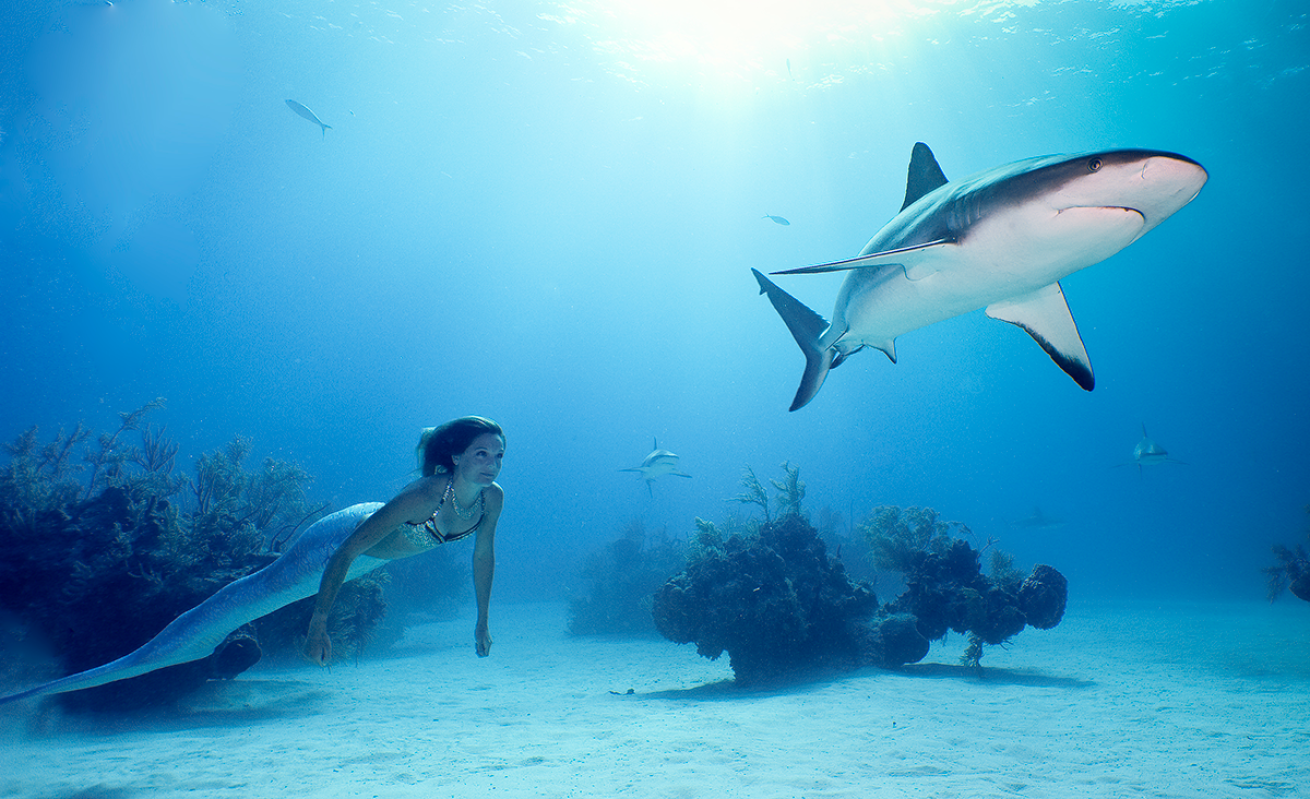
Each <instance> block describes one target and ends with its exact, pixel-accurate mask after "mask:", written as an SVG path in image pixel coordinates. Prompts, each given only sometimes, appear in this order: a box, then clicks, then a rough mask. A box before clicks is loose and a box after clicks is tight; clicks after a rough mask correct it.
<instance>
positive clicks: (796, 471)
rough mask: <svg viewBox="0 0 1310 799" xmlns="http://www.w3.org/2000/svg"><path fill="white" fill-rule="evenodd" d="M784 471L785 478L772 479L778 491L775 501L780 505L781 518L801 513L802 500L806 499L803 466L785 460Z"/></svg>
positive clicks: (779, 514) (779, 513)
mask: <svg viewBox="0 0 1310 799" xmlns="http://www.w3.org/2000/svg"><path fill="white" fill-rule="evenodd" d="M782 472H783V474H784V475H786V478H785V479H783V480H776V479H770V480H769V482H771V483H773V487H774V489H775V490H776V491H777V492H778V496H777V497H775V502H776V503H777V505H778V516H779V517H780V518H781V517H783V516H786V515H788V514H793V513H794V514H796V515H800V513H801V500H803V499H805V483H803V482H801V479H800V475H801V467H799V466H792V465H791V463H790V462H789V461H783V463H782Z"/></svg>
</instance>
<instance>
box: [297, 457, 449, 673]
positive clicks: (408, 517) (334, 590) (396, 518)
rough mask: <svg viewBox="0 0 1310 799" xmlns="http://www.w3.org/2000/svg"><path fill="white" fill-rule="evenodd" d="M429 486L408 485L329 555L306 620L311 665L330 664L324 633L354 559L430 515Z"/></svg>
mask: <svg viewBox="0 0 1310 799" xmlns="http://www.w3.org/2000/svg"><path fill="white" fill-rule="evenodd" d="M431 484H432V481H431V479H430V478H424V479H422V480H418V481H416V482H413V483H410V484H409V485H408V486H406V487H405V488H404V489H402V490H401V492H400V493H399V494H397V495H396V496H395V497H394V498H393V499H392V500H391V501H390V502H388V503H387V504H385V505H383V506H382V507H381V508H378V510H377V512H376V513H374V514H373V515H372V516H369V517H368V518H367V519H365V520H364V521H362V522H360V524H359V526H358V527H356V528H355V532H353V533H351V535H350V537H349V538H347V539H346V540H345V541H343V542H342V544H341V546H339V547H337V550H336V552H334V553H332V557H331V558H330V559H329V560H328V564H327V568H326V569H325V570H324V571H323V579H322V581H321V582H320V583H319V587H318V601H317V602H316V603H315V605H314V615H313V616H311V617H310V619H309V632H308V634H307V635H306V638H305V657H307V658H309V660H310V661H311V662H314V663H317V664H319V665H320V666H326V665H327V664H328V663H330V662H332V639H331V638H330V637H329V636H328V633H327V620H328V614H329V613H330V612H331V611H332V605H333V604H334V603H335V602H336V601H337V594H338V593H339V592H340V591H341V586H342V584H343V583H344V582H345V581H346V576H347V574H349V572H350V566H351V564H352V563H354V562H355V558H357V557H359V556H360V555H363V554H364V553H366V552H368V551H369V550H370V549H372V548H373V547H375V546H377V544H379V543H380V542H381V541H382V540H383V539H385V538H386V537H387V536H388V535H390V534H391V533H392V532H393V531H394V530H395V529H396V528H397V527H399V526H400V525H402V524H404V523H405V522H409V521H413V520H414V519H416V518H420V517H421V518H427V516H428V515H431V513H432V508H434V507H436V504H437V502H439V501H440V494H439V493H438V495H437V500H435V501H434V500H432V498H431V495H432V485H431Z"/></svg>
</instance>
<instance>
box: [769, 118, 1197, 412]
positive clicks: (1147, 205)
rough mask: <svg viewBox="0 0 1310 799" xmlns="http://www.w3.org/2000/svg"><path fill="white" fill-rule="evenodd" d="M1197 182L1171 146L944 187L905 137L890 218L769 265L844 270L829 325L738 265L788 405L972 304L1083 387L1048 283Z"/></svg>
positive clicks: (1087, 376)
mask: <svg viewBox="0 0 1310 799" xmlns="http://www.w3.org/2000/svg"><path fill="white" fill-rule="evenodd" d="M1208 178H1209V174H1208V173H1207V172H1206V170H1205V168H1204V167H1202V166H1201V165H1200V164H1199V163H1198V162H1196V161H1194V160H1192V159H1191V158H1188V157H1187V156H1184V155H1179V154H1177V153H1170V152H1163V151H1159V150H1107V151H1103V152H1096V153H1088V154H1084V155H1075V156H1068V155H1051V156H1039V157H1036V158H1028V159H1024V160H1022V161H1016V162H1014V163H1011V164H1006V165H1003V166H999V167H996V168H994V169H990V170H987V171H984V172H979V173H977V174H975V175H972V176H970V177H967V178H964V179H962V180H958V181H953V182H952V181H948V180H947V179H946V175H945V173H944V172H943V171H942V168H941V166H940V165H939V164H938V163H937V158H936V156H934V155H933V153H932V150H931V149H929V148H928V145H926V144H924V143H923V142H919V143H917V144H915V145H914V148H913V151H912V153H911V155H910V167H909V171H908V175H907V178H906V188H905V201H904V203H903V204H902V206H901V210H900V213H898V214H897V215H896V216H895V217H893V218H892V219H891V221H889V222H888V223H887V224H886V225H884V226H883V227H882V229H881V230H879V231H878V232H877V233H876V234H875V235H874V236H873V238H871V239H870V240H869V243H868V244H867V245H865V247H864V249H863V250H861V251H860V253H859V255H858V256H856V257H855V258H850V259H847V260H843V261H834V262H831V263H825V264H817V265H815V266H805V267H800V268H797V269H787V270H783V271H780V272H774V273H772V274H774V275H795V274H805V275H812V274H822V273H828V272H846V273H847V276H846V280H845V282H844V283H843V284H842V287H841V289H840V290H839V291H838V293H837V299H836V303H835V306H834V308H833V314H832V315H833V318H832V321H831V322H828V321H827V320H825V319H824V318H823V317H822V316H820V315H819V314H817V313H815V312H814V311H812V310H810V309H809V308H808V307H806V306H805V305H804V303H802V302H800V301H799V300H797V299H796V298H795V297H792V296H791V295H790V294H788V293H787V292H786V291H784V290H782V289H781V288H779V287H778V286H777V285H776V284H774V283H773V281H771V280H769V278H767V277H765V276H764V275H763V274H761V273H760V271H759V270H757V269H752V270H751V272H752V273H753V274H754V275H755V279H756V281H757V282H758V283H759V287H760V293H761V294H767V295H768V297H769V301H770V302H771V303H772V304H773V307H774V309H775V310H777V312H778V314H779V315H780V316H781V317H782V319H783V321H784V322H785V323H786V325H787V329H788V330H789V331H790V332H791V334H792V337H793V338H794V339H796V343H797V344H799V345H800V348H801V351H802V352H803V353H804V355H805V371H804V374H803V375H802V377H801V384H800V387H799V388H798V389H797V390H796V396H795V398H794V399H793V400H792V404H791V410H793V411H795V410H799V409H800V408H803V407H804V406H805V405H806V404H808V403H809V402H810V401H811V400H812V399H814V396H815V395H816V394H818V392H819V389H820V387H822V385H823V382H824V379H825V378H826V377H827V375H828V372H829V370H831V369H833V368H835V367H836V366H838V365H840V364H841V363H842V362H844V361H845V360H846V359H847V358H848V357H850V356H851V355H853V354H854V353H856V352H859V351H860V350H862V349H864V348H865V347H871V348H873V349H877V350H881V351H882V352H883V353H885V354H886V355H887V357H888V358H889V359H890V360H891V361H892V363H895V362H896V339H897V338H898V337H899V336H901V335H903V334H905V333H909V332H911V331H914V330H918V329H919V328H922V327H926V326H927V325H930V324H933V323H935V322H940V321H943V320H945V319H950V318H952V317H955V316H960V315H962V314H965V313H969V312H971V311H975V310H978V309H980V308H981V309H984V310H985V312H986V314H987V315H988V316H989V317H991V318H993V319H999V320H1001V321H1004V322H1009V323H1011V324H1013V325H1016V326H1018V327H1020V328H1021V329H1023V330H1024V331H1026V332H1027V333H1028V334H1029V335H1030V336H1032V338H1033V339H1034V340H1035V341H1036V342H1037V344H1038V345H1040V346H1041V348H1042V349H1043V350H1045V352H1046V354H1047V355H1049V356H1050V358H1051V359H1052V360H1053V361H1055V363H1056V365H1058V366H1059V367H1060V368H1061V369H1063V370H1064V371H1065V373H1067V374H1068V375H1069V376H1070V377H1071V378H1073V380H1074V382H1075V383H1077V384H1078V385H1079V386H1080V387H1081V388H1083V389H1084V390H1086V391H1091V390H1092V388H1093V387H1094V385H1095V379H1094V377H1093V374H1092V365H1091V361H1090V359H1089V358H1088V356H1087V350H1086V348H1085V347H1084V346H1083V340H1082V336H1081V334H1080V333H1079V332H1078V326H1077V324H1075V322H1074V319H1073V315H1072V314H1071V313H1070V311H1069V305H1068V303H1067V302H1066V301H1065V297H1064V291H1063V289H1062V288H1061V287H1060V280H1061V279H1062V278H1065V277H1067V276H1069V275H1072V274H1073V273H1075V272H1077V271H1079V270H1081V269H1085V268H1087V267H1089V266H1092V265H1093V264H1097V263H1100V262H1101V261H1104V260H1105V259H1107V258H1109V257H1110V256H1112V255H1114V254H1116V253H1118V252H1119V251H1120V250H1122V249H1124V248H1125V247H1127V246H1128V245H1130V244H1132V243H1133V242H1135V241H1137V240H1138V239H1140V238H1141V237H1142V236H1144V235H1145V234H1146V233H1147V232H1149V231H1150V230H1152V229H1154V228H1155V227H1156V226H1158V225H1159V224H1160V223H1161V222H1163V221H1164V220H1166V219H1168V218H1169V217H1170V216H1172V215H1173V214H1175V213H1176V212H1177V211H1178V210H1179V209H1181V208H1182V207H1183V206H1185V205H1187V204H1188V203H1189V202H1191V201H1192V200H1193V199H1195V198H1196V196H1197V194H1199V193H1200V191H1201V188H1202V187H1203V186H1204V185H1205V182H1206V180H1207V179H1208Z"/></svg>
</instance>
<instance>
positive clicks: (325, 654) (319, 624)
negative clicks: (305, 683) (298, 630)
mask: <svg viewBox="0 0 1310 799" xmlns="http://www.w3.org/2000/svg"><path fill="white" fill-rule="evenodd" d="M304 652H305V657H306V658H308V659H309V662H311V663H315V664H318V665H319V666H326V665H327V664H329V663H331V662H332V639H331V638H330V637H328V633H327V619H326V618H324V617H321V616H319V615H318V614H317V613H315V614H314V615H313V617H312V618H310V620H309V633H308V634H306V636H305V649H304Z"/></svg>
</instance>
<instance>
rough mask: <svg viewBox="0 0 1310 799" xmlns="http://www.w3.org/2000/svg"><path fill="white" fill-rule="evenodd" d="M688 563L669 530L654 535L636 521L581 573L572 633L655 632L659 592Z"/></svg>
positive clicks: (592, 557) (571, 616)
mask: <svg viewBox="0 0 1310 799" xmlns="http://www.w3.org/2000/svg"><path fill="white" fill-rule="evenodd" d="M712 528H713V525H711V530H712ZM684 562H685V555H684V547H683V545H682V544H681V543H679V542H676V541H674V540H673V539H672V538H670V537H669V535H668V533H667V531H663V530H662V531H660V533H659V534H657V535H651V534H649V533H647V531H646V526H645V524H643V523H642V521H641V520H640V519H633V520H632V521H631V522H629V523H628V525H627V526H626V527H625V528H624V529H623V532H622V534H621V535H620V536H619V538H617V539H616V540H614V541H611V542H610V543H609V544H606V545H605V546H603V547H601V548H599V549H597V550H596V551H594V552H592V553H591V555H590V556H589V557H588V558H587V560H586V563H585V564H584V566H583V568H582V578H583V580H584V583H585V586H586V587H585V590H584V591H582V592H580V593H578V594H577V595H575V596H574V597H573V598H572V600H570V602H569V632H571V633H573V634H574V635H594V634H600V633H628V634H648V633H653V632H655V623H654V621H653V620H652V618H651V606H652V603H653V597H654V594H655V591H656V590H658V589H659V587H660V586H661V585H663V584H664V582H665V581H666V580H668V579H669V577H670V576H672V575H674V574H676V573H677V572H678V571H679V570H680V569H681V568H682V567H683V564H684Z"/></svg>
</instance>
